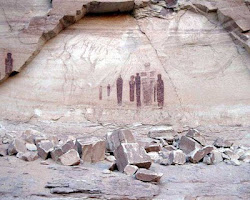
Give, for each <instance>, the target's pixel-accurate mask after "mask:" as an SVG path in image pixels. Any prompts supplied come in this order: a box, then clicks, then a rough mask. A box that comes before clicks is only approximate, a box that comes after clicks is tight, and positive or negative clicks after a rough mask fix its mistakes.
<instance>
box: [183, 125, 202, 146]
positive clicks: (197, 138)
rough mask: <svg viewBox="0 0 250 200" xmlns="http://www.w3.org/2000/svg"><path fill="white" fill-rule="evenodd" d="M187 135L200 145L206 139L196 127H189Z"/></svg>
mask: <svg viewBox="0 0 250 200" xmlns="http://www.w3.org/2000/svg"><path fill="white" fill-rule="evenodd" d="M186 136H187V137H190V138H192V139H194V140H195V141H196V142H198V143H200V144H201V145H202V146H205V145H206V139H205V137H204V136H203V135H201V133H200V132H199V131H198V130H196V129H190V130H189V131H188V133H187V134H186Z"/></svg>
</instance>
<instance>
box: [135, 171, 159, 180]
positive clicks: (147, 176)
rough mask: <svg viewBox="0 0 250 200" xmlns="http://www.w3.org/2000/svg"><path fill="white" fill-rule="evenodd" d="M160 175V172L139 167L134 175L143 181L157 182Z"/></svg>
mask: <svg viewBox="0 0 250 200" xmlns="http://www.w3.org/2000/svg"><path fill="white" fill-rule="evenodd" d="M162 176H163V174H162V173H159V174H158V173H155V172H153V171H151V170H148V169H139V170H138V171H137V172H136V174H135V177H136V178H137V179H138V180H140V181H143V182H159V181H160V179H161V177H162Z"/></svg>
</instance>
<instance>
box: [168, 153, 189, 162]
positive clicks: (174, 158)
mask: <svg viewBox="0 0 250 200" xmlns="http://www.w3.org/2000/svg"><path fill="white" fill-rule="evenodd" d="M185 162H186V155H185V154H184V153H183V151H182V150H175V151H172V152H171V153H170V154H169V163H171V164H177V165H183V164H184V163H185Z"/></svg>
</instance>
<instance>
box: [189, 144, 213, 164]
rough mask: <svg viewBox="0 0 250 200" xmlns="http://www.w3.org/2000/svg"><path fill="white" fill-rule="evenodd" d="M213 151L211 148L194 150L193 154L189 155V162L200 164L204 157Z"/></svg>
mask: <svg viewBox="0 0 250 200" xmlns="http://www.w3.org/2000/svg"><path fill="white" fill-rule="evenodd" d="M213 150H214V147H213V146H206V147H203V148H202V149H196V150H194V151H193V152H191V153H190V156H189V160H190V161H191V162H192V163H198V162H200V161H201V160H202V159H203V158H204V157H205V156H206V155H208V154H209V153H211V152H212V151H213Z"/></svg>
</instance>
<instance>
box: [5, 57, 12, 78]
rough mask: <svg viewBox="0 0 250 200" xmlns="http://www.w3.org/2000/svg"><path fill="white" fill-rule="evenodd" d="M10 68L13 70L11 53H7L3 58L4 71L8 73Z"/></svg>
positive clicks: (10, 70)
mask: <svg viewBox="0 0 250 200" xmlns="http://www.w3.org/2000/svg"><path fill="white" fill-rule="evenodd" d="M12 70H13V59H12V54H11V53H7V58H6V59H5V73H6V74H10V73H11V72H12Z"/></svg>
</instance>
